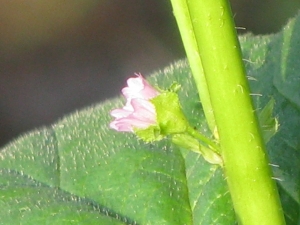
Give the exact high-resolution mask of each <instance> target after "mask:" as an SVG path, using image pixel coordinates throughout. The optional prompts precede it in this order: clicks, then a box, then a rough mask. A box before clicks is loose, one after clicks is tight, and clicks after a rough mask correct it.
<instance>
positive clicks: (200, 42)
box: [171, 0, 285, 225]
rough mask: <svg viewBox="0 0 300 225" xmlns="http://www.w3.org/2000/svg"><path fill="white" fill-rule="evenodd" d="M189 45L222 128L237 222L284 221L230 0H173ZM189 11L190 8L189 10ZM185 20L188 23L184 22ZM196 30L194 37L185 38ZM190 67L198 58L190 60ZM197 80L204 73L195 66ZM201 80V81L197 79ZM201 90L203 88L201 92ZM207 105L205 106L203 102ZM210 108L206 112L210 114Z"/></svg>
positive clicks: (262, 224)
mask: <svg viewBox="0 0 300 225" xmlns="http://www.w3.org/2000/svg"><path fill="white" fill-rule="evenodd" d="M171 2H172V5H173V9H174V12H175V16H176V19H177V22H178V26H179V27H180V31H181V34H182V37H183V42H191V44H188V43H185V44H184V45H185V47H186V46H189V45H191V46H190V47H188V48H187V55H188V57H189V60H190V58H191V57H192V56H189V53H188V52H189V51H191V49H189V48H197V49H194V51H197V52H200V57H201V64H202V66H203V71H204V74H205V81H206V84H207V87H208V95H209V96H208V97H207V96H202V95H201V100H202V102H203V98H209V100H210V102H211V107H212V109H213V112H214V118H215V121H216V125H217V128H218V133H219V138H220V139H219V141H220V147H221V156H222V158H223V161H224V172H225V176H226V180H227V183H228V186H229V191H230V194H231V197H232V201H233V205H234V209H235V212H236V214H237V219H238V222H239V223H240V224H242V225H257V224H260V225H269V224H272V225H283V224H285V221H284V216H283V212H282V208H281V204H280V200H279V195H278V191H277V187H276V184H275V182H274V180H272V172H271V169H270V167H269V161H268V157H267V155H266V149H265V145H264V142H263V139H262V136H261V131H260V128H259V125H258V122H257V117H256V115H255V111H254V109H253V104H252V100H251V98H250V92H249V86H248V83H247V79H246V73H245V68H244V65H243V61H242V55H241V50H240V46H239V42H238V39H237V35H236V31H235V26H234V22H233V17H232V13H231V10H230V6H229V3H228V1H227V0H214V1H212V0H171ZM187 11H188V12H187ZM181 26H186V27H185V28H181ZM187 32H192V33H194V37H195V38H196V43H197V45H195V43H194V41H193V40H192V39H188V38H186V36H189V34H186V33H187ZM190 64H191V67H194V66H198V67H201V65H196V63H192V62H190ZM192 71H193V73H194V72H197V74H194V77H198V78H196V79H195V81H196V83H198V82H200V80H201V79H200V77H201V76H202V74H201V72H200V70H199V69H193V68H192ZM197 86H199V84H197ZM200 94H201V93H200ZM204 110H207V109H206V108H204ZM207 114H208V113H207V112H206V115H207Z"/></svg>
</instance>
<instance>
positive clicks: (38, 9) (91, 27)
mask: <svg viewBox="0 0 300 225" xmlns="http://www.w3.org/2000/svg"><path fill="white" fill-rule="evenodd" d="M0 3H1V7H0V79H1V82H0V145H1V146H3V145H4V144H6V143H7V142H8V141H9V140H11V139H13V138H15V137H17V136H18V135H19V134H21V133H22V132H25V131H27V130H30V129H33V128H36V127H39V126H43V125H49V124H51V123H53V122H55V121H56V120H58V119H59V118H61V117H63V116H64V115H65V114H67V113H70V112H72V111H74V110H75V109H80V108H82V107H85V106H89V105H91V104H96V103H97V102H99V101H102V100H105V99H107V98H109V97H113V96H117V95H118V94H119V93H120V89H121V87H122V86H123V85H124V84H125V80H126V78H127V77H129V76H131V75H132V74H133V73H134V72H141V73H143V74H149V73H151V72H153V71H155V70H157V69H162V68H163V67H165V66H167V65H169V64H170V63H172V62H174V61H175V60H177V59H181V58H184V56H185V54H184V50H183V47H182V44H181V40H180V37H179V33H178V31H177V27H176V23H175V19H174V17H173V15H172V10H171V7H170V3H169V1H168V0H64V1H61V0H52V1H46V0H39V1H23V0H11V1H5V0H0ZM231 3H232V9H233V13H234V15H235V20H236V25H237V26H238V27H244V28H246V29H245V30H239V32H240V33H241V32H252V33H254V34H269V33H273V32H277V31H279V30H280V29H281V27H282V26H283V25H284V24H285V23H286V22H287V20H288V18H290V17H292V16H294V15H296V14H297V11H298V10H299V9H300V1H299V0H265V1H259V0H232V1H231Z"/></svg>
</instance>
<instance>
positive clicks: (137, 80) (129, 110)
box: [110, 74, 159, 132]
mask: <svg viewBox="0 0 300 225" xmlns="http://www.w3.org/2000/svg"><path fill="white" fill-rule="evenodd" d="M135 75H136V76H137V77H133V78H129V79H128V80H127V85H128V86H127V87H125V88H123V89H122V93H123V95H124V97H125V98H126V104H125V106H124V107H123V108H121V109H114V110H112V111H111V112H110V115H111V116H113V117H115V120H114V121H113V122H111V123H110V128H112V129H115V130H117V131H126V132H133V128H140V129H146V128H147V127H149V126H150V125H154V124H156V112H155V107H154V105H153V104H152V103H151V102H150V101H149V100H150V99H152V98H154V97H155V96H157V95H159V92H158V91H157V90H156V89H154V88H153V87H152V86H151V85H150V84H149V83H148V82H147V81H146V80H145V79H144V78H143V76H142V75H141V74H135Z"/></svg>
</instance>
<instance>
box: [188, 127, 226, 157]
mask: <svg viewBox="0 0 300 225" xmlns="http://www.w3.org/2000/svg"><path fill="white" fill-rule="evenodd" d="M186 132H187V133H188V134H189V135H191V136H192V137H194V138H196V139H198V140H200V141H201V142H202V143H204V144H205V145H206V146H208V147H210V148H212V149H213V150H215V152H218V153H220V148H219V146H218V145H217V144H216V143H215V142H213V141H212V140H211V139H209V138H207V137H205V136H204V135H203V134H201V133H199V132H198V131H197V130H195V129H194V128H192V127H188V128H187V131H186Z"/></svg>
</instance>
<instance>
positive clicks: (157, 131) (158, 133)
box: [134, 84, 223, 166]
mask: <svg viewBox="0 0 300 225" xmlns="http://www.w3.org/2000/svg"><path fill="white" fill-rule="evenodd" d="M178 88H179V86H178V85H176V84H173V85H172V86H171V87H170V88H169V89H168V91H161V92H162V93H161V94H160V95H158V96H156V97H154V98H153V99H151V100H150V102H151V103H152V104H153V105H154V107H155V111H156V124H154V125H151V126H149V127H148V128H146V129H142V130H141V129H135V130H134V132H135V134H136V135H137V136H138V137H139V138H141V139H142V140H143V141H145V142H153V141H159V140H161V139H163V138H165V137H167V136H168V137H170V138H171V140H172V142H173V143H174V144H176V145H177V146H179V147H182V148H185V149H188V150H191V151H194V152H197V153H199V154H202V156H203V157H204V159H205V160H206V161H208V162H209V163H212V164H219V165H221V166H222V164H223V161H222V158H221V156H220V155H219V153H218V146H217V144H216V143H215V142H214V141H212V140H211V139H209V138H207V137H205V136H204V135H202V134H201V133H199V132H198V131H196V130H194V128H192V127H191V126H190V124H189V122H188V121H187V119H186V117H185V116H184V114H183V112H182V108H181V104H180V102H179V98H178V95H177V93H176V91H177V90H178Z"/></svg>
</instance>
